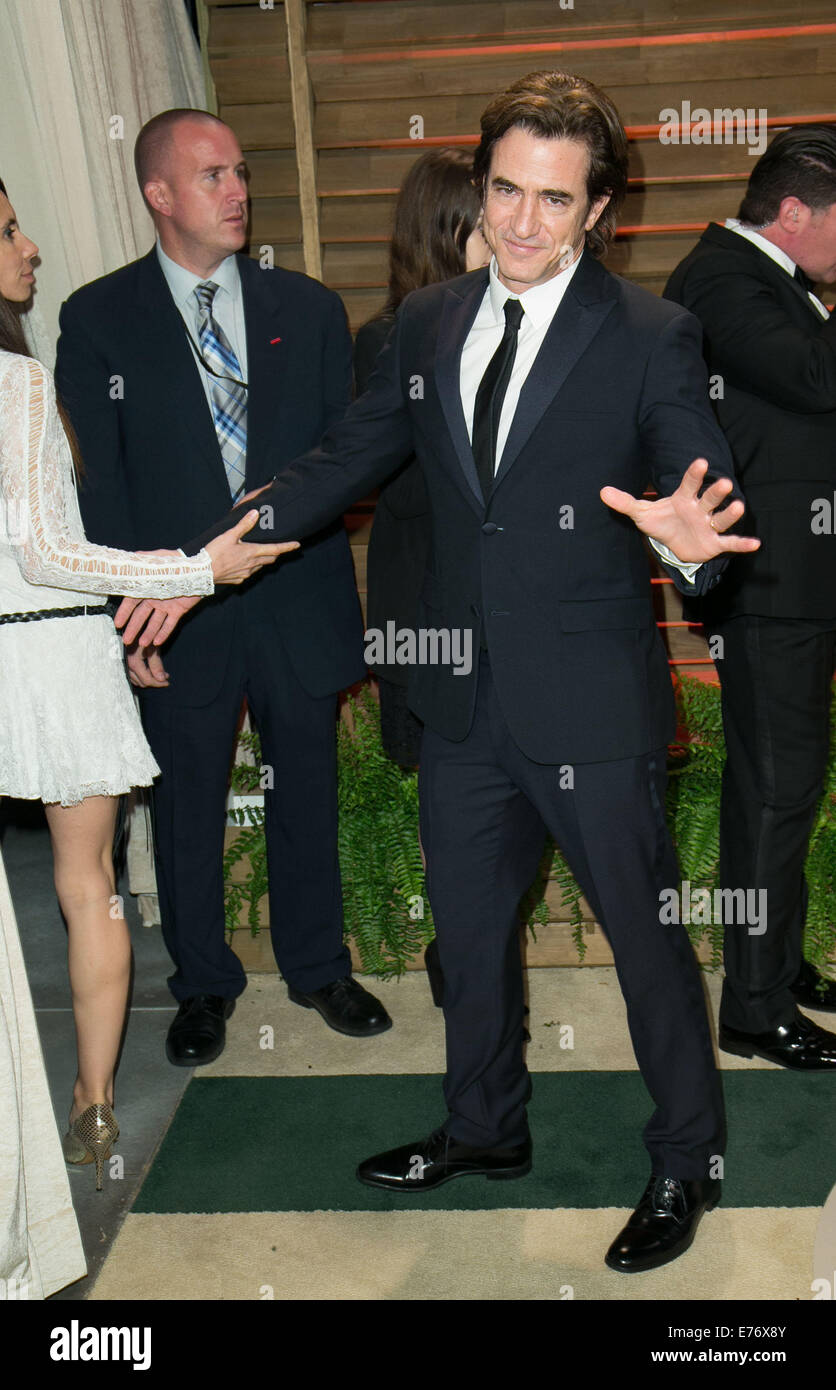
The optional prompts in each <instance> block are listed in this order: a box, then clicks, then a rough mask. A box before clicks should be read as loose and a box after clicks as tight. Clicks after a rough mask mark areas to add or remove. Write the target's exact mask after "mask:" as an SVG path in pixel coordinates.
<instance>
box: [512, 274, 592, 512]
mask: <svg viewBox="0 0 836 1390" xmlns="http://www.w3.org/2000/svg"><path fill="white" fill-rule="evenodd" d="M608 291H609V285H608V277H607V274H606V272H605V271H604V270H603V268H602V267H601V266H600V265H599V264H598V262H597V261H596V260H594V259H593V258H592V257H591V256H590V255H589V253H588V252H586V253H585V254H584V260H583V262H582V264H581V265H580V266H579V267H578V269H577V270H576V272H575V274H574V277H573V279H572V281H571V284H570V285H569V287H568V289H567V290H566V293H565V294H564V296H563V299H562V300H561V302H560V306H559V307H558V310H557V313H556V314H555V316H554V318H553V319H552V321H551V324H550V325H549V328H548V331H547V333H546V336H545V338H544V339H543V343H542V346H541V348H540V351H539V352H538V354H537V356H536V357H535V359H534V363H533V365H532V367H531V371H530V372H529V374H528V377H527V378H526V380H525V383H524V385H523V388H522V391H521V392H520V398H519V401H518V403H517V409H516V412H515V414H514V419H513V421H512V422H511V429H510V431H509V433H508V439H507V441H506V444H505V448H504V449H503V451H502V458H501V459H500V463H499V468H498V469H497V472H496V477H495V479H494V490H493V493H492V494H491V495H492V496H495V495H496V490H497V488H498V487H499V485H500V483H501V482H502V480H503V479H504V478H505V477H506V476H507V474H508V473H509V472H510V470H511V468H512V467H513V465H514V462H515V461H516V459H517V458H518V457H519V454H520V452H521V450H522V449H523V447H524V445H525V444H526V442H527V440H528V439H529V438H530V436H531V434H532V433H533V431H534V429H535V428H536V426H537V425H538V424H539V422H540V420H541V419H542V417H543V414H544V412H545V411H546V409H547V408H548V406H549V405H550V404H551V402H552V400H553V399H554V397H555V396H556V395H557V393H558V391H559V390H560V388H561V386H562V385H563V383H564V381H565V380H566V378H567V376H568V375H569V373H570V372H571V370H572V368H573V367H574V365H575V363H576V362H577V361H578V360H579V358H580V357H581V355H582V353H584V352H585V351H586V349H587V348H588V347H589V345H590V343H591V342H592V340H593V338H594V337H595V335H596V333H597V332H598V330H599V328H600V327H601V325H602V324H603V322H604V320H605V319H606V317H607V315H608V314H609V312H610V310H611V309H612V308H613V305H614V304H615V299H614V298H613V297H612V296H611V295H610V294H609V293H608Z"/></svg>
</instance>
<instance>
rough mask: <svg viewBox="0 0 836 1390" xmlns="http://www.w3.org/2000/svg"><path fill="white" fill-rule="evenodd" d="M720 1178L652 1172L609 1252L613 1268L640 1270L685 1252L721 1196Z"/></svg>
mask: <svg viewBox="0 0 836 1390" xmlns="http://www.w3.org/2000/svg"><path fill="white" fill-rule="evenodd" d="M720 1192H721V1184H720V1181H719V1179H717V1178H709V1179H705V1180H696V1179H694V1180H692V1179H685V1178H682V1179H680V1178H665V1177H661V1176H658V1175H655V1174H654V1175H653V1176H651V1179H650V1181H649V1183H648V1184H647V1187H646V1188H645V1189H644V1192H643V1193H642V1197H641V1201H640V1202H639V1205H638V1206H637V1207H636V1210H635V1211H634V1212H633V1215H632V1216H631V1217H630V1220H629V1221H628V1222H627V1225H626V1226H625V1227H624V1229H623V1230H622V1231H620V1232H619V1234H618V1235H617V1236H616V1238H615V1240H614V1241H613V1243H612V1245H611V1246H610V1248H609V1250H608V1251H607V1254H606V1256H605V1260H606V1263H607V1264H608V1265H609V1267H610V1269H615V1270H618V1272H619V1273H621V1274H640V1273H641V1272H642V1271H643V1270H647V1269H658V1268H659V1266H660V1265H666V1264H668V1263H669V1262H670V1261H671V1260H675V1259H676V1258H677V1257H678V1256H679V1255H682V1254H684V1253H685V1251H686V1250H687V1249H688V1247H689V1245H690V1244H691V1242H692V1241H693V1239H694V1236H695V1235H696V1231H697V1226H698V1225H699V1223H700V1218H701V1217H702V1214H703V1212H706V1211H713V1210H714V1208H715V1207H716V1205H717V1203H718V1202H719V1200H720Z"/></svg>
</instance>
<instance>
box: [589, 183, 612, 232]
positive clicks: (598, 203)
mask: <svg viewBox="0 0 836 1390" xmlns="http://www.w3.org/2000/svg"><path fill="white" fill-rule="evenodd" d="M609 201H610V195H609V193H602V194H601V197H600V198H596V199H595V202H594V203H592V204H591V206H590V209H589V212H588V213H587V217H586V221H585V222H584V224H583V226H584V231H586V232H589V231H591V230H592V228H593V227H594V226H595V223H596V222H597V221H598V218H599V217H600V216H601V213H602V212H603V211H604V208H605V207H606V206H607V203H608V202H609Z"/></svg>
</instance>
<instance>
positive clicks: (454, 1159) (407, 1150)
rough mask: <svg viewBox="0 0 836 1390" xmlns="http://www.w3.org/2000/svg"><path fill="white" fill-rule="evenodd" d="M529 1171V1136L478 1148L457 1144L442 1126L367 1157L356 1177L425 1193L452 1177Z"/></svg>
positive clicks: (515, 1174) (511, 1175) (517, 1174)
mask: <svg viewBox="0 0 836 1390" xmlns="http://www.w3.org/2000/svg"><path fill="white" fill-rule="evenodd" d="M530 1171H531V1139H530V1138H529V1139H527V1140H526V1141H525V1143H524V1144H515V1145H513V1146H512V1147H510V1148H499V1149H479V1148H473V1147H472V1146H471V1145H470V1144H460V1143H459V1142H458V1140H456V1139H454V1138H453V1137H452V1136H451V1135H449V1134H448V1133H447V1131H446V1130H445V1129H435V1130H433V1132H432V1134H430V1135H429V1137H428V1138H426V1139H419V1140H417V1141H416V1143H414V1144H404V1145H402V1147H401V1148H399V1149H389V1150H388V1151H387V1152H386V1153H382V1154H375V1156H374V1157H373V1158H367V1159H366V1160H365V1161H364V1162H363V1163H361V1164H360V1166H359V1167H358V1169H357V1177H358V1178H359V1179H360V1181H361V1182H364V1183H366V1184H367V1185H368V1186H369V1187H387V1188H390V1189H393V1190H394V1191H396V1192H426V1191H428V1190H429V1188H431V1187H439V1186H440V1185H441V1183H443V1182H449V1181H450V1180H451V1178H461V1177H468V1176H470V1177H479V1176H481V1177H485V1178H497V1179H504V1178H524V1177H525V1175H526V1173H528V1172H530Z"/></svg>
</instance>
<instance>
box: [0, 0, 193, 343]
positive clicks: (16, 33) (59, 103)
mask: <svg viewBox="0 0 836 1390" xmlns="http://www.w3.org/2000/svg"><path fill="white" fill-rule="evenodd" d="M0 34H2V45H0V178H2V180H3V182H4V183H5V184H6V187H7V190H8V194H9V198H10V200H11V202H12V205H13V207H14V209H15V211H16V213H17V216H18V220H19V222H20V225H21V226H22V228H23V230H24V231H25V232H26V234H27V235H28V236H30V237H31V238H32V240H33V241H36V242H37V243H38V246H39V247H40V260H41V264H40V266H39V267H38V288H37V291H36V294H35V302H34V306H33V309H32V310H31V312H30V313H29V314H28V315H27V332H28V335H29V340H30V343H31V345H32V350H33V353H34V355H35V356H37V357H38V358H40V360H41V361H43V362H45V363H46V365H47V366H49V367H52V366H53V363H54V358H55V342H56V339H57V336H58V311H59V309H60V307H61V304H62V302H63V301H64V300H65V299H66V297H67V295H68V294H70V293H71V292H72V291H73V290H74V289H77V288H78V287H79V285H83V284H86V283H87V281H88V280H94V279H96V277H97V276H99V275H106V274H107V273H108V272H109V271H111V270H116V269H117V267H119V266H120V265H124V264H125V263H126V262H127V261H132V260H134V259H135V258H136V257H137V256H139V255H141V254H142V253H143V252H144V251H147V250H148V249H149V247H150V246H151V244H152V241H153V228H152V224H151V219H150V217H149V216H148V213H147V211H146V209H145V205H144V203H143V201H142V196H141V194H140V192H139V189H138V188H137V186H136V178H135V175H134V169H133V146H134V140H135V139H136V135H137V133H138V131H139V129H140V127H141V126H142V125H144V123H145V122H146V121H147V120H149V119H150V117H151V116H154V115H156V114H157V112H158V111H164V110H166V109H167V108H168V107H172V106H191V107H203V106H205V104H206V100H205V89H204V82H203V69H202V65H201V60H200V50H199V48H198V44H197V41H196V40H195V37H194V34H193V32H192V29H191V25H190V24H189V20H188V16H187V14H186V10H185V6H184V4H183V2H182V0H0Z"/></svg>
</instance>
